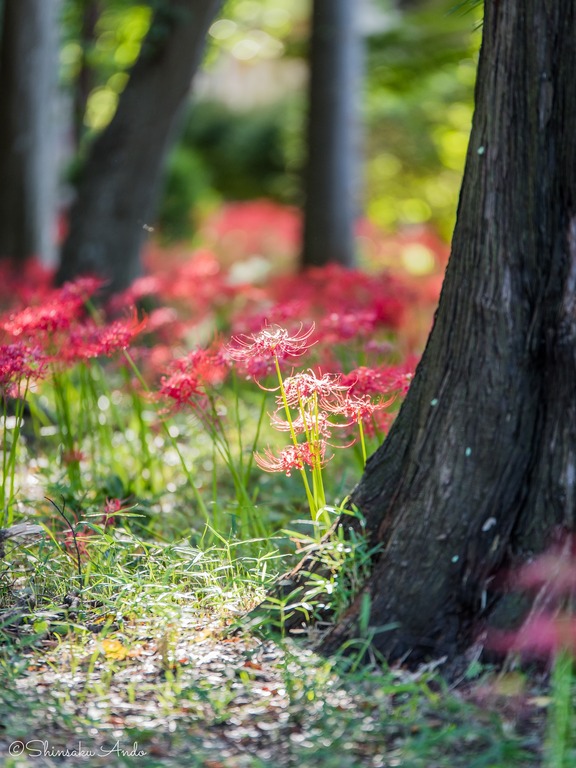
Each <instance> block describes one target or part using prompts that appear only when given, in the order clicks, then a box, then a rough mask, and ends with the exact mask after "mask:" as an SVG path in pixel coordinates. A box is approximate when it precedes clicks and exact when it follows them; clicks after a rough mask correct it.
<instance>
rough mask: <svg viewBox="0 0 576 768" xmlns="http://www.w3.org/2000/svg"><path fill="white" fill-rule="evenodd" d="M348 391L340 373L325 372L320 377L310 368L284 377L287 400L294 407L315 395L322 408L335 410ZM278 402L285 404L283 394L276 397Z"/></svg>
mask: <svg viewBox="0 0 576 768" xmlns="http://www.w3.org/2000/svg"><path fill="white" fill-rule="evenodd" d="M347 391H348V387H346V386H344V385H342V384H341V377H340V375H339V374H335V373H325V374H324V375H323V376H320V377H318V376H316V374H315V373H314V371H313V370H312V369H310V368H309V369H308V371H304V372H302V373H297V374H295V375H294V376H289V377H288V378H286V379H284V392H285V395H286V402H287V403H288V405H289V406H290V407H292V408H298V407H299V406H300V405H301V404H303V403H306V402H308V401H309V400H311V399H312V398H314V397H315V398H316V401H317V403H318V405H319V406H320V408H323V409H324V410H327V411H330V410H335V409H337V408H338V406H339V404H340V402H341V400H342V397H343V395H344V393H345V392H347ZM276 402H277V403H278V405H283V404H284V400H283V398H282V396H281V395H278V396H277V397H276Z"/></svg>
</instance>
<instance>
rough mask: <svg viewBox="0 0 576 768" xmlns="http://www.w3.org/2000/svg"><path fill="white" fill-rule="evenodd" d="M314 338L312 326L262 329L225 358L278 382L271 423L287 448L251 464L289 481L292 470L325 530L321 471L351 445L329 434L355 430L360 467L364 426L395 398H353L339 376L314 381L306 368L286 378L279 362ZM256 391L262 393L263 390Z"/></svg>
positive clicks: (235, 342) (260, 456)
mask: <svg viewBox="0 0 576 768" xmlns="http://www.w3.org/2000/svg"><path fill="white" fill-rule="evenodd" d="M313 332H314V324H312V325H310V327H309V328H308V329H307V330H304V329H303V326H302V325H301V326H300V328H299V329H298V331H297V332H296V333H294V334H292V335H290V333H289V332H288V330H286V329H285V328H282V327H280V326H278V325H272V326H266V327H264V328H263V329H262V330H261V331H260V332H259V333H257V334H252V335H251V336H238V337H234V338H233V340H232V343H231V344H230V345H229V346H228V348H227V353H228V356H229V358H230V359H231V360H232V361H235V362H237V363H240V364H241V365H244V366H245V368H246V370H254V369H255V370H261V371H266V370H267V369H269V368H270V367H272V368H273V370H274V373H275V374H276V378H277V381H278V386H277V387H275V388H274V391H276V392H278V394H277V395H276V409H275V410H274V412H273V414H272V417H271V423H272V426H273V427H274V428H275V429H276V430H278V431H280V432H287V433H288V434H289V436H290V440H291V444H290V445H287V446H285V447H284V448H282V449H281V450H280V451H279V452H278V453H274V452H273V451H272V450H270V449H266V450H265V451H264V453H263V454H261V453H256V454H255V460H256V464H257V465H258V466H259V467H260V468H261V469H263V470H265V471H267V472H285V473H286V475H288V476H290V475H291V473H292V471H293V470H297V471H298V472H299V473H300V476H301V478H302V482H303V484H304V490H305V492H306V499H307V501H308V506H309V509H310V515H311V517H312V520H313V522H315V523H319V522H321V523H322V524H323V525H324V526H329V525H330V522H331V520H330V516H329V513H328V508H327V500H326V493H325V489H324V481H323V477H322V468H323V467H324V466H325V464H326V462H327V460H328V458H329V452H330V450H331V449H333V448H335V447H347V446H350V445H351V444H352V443H353V442H354V440H352V441H348V442H347V443H346V444H342V445H340V446H338V444H337V443H334V442H331V439H332V437H333V434H334V433H335V432H336V431H338V430H345V429H348V428H349V427H350V426H351V425H352V424H356V425H357V426H358V429H359V435H360V441H361V446H362V457H363V461H364V463H365V462H366V443H365V440H364V431H363V426H362V425H363V422H364V421H366V420H367V419H369V418H370V417H372V415H373V414H374V412H375V411H376V410H378V409H381V408H385V407H387V406H389V405H390V404H391V403H392V402H393V400H394V397H391V398H389V399H387V400H385V401H383V400H379V401H377V400H374V399H372V398H370V397H369V396H368V395H354V394H353V393H352V392H351V389H352V387H351V385H348V386H347V385H345V384H343V383H342V377H341V376H340V375H339V374H330V373H325V374H320V375H317V374H316V373H315V372H314V370H312V369H311V368H310V369H308V370H306V371H303V372H300V373H293V374H291V375H290V376H287V377H286V376H285V375H284V374H283V372H282V367H281V362H284V361H287V360H288V361H289V360H290V359H291V358H295V357H299V356H301V355H303V354H304V353H305V352H306V351H307V350H308V349H309V348H310V346H311V345H312V344H313V341H312V340H311V337H312V335H313ZM255 378H257V377H255ZM260 386H262V388H265V387H264V385H263V384H260Z"/></svg>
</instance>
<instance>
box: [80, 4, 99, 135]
mask: <svg viewBox="0 0 576 768" xmlns="http://www.w3.org/2000/svg"><path fill="white" fill-rule="evenodd" d="M81 13H82V20H81V26H80V40H79V43H80V46H81V48H82V57H81V61H80V71H79V73H78V77H77V79H76V82H75V85H74V115H73V117H74V141H75V144H76V149H78V148H79V147H80V144H81V141H82V138H83V137H84V133H85V126H84V116H85V114H86V105H87V103H88V96H90V93H91V91H92V89H93V88H94V68H93V67H92V65H91V63H90V53H91V51H92V49H93V47H94V44H95V42H96V25H97V23H98V19H99V18H100V14H101V13H102V5H101V2H100V0H82V3H81Z"/></svg>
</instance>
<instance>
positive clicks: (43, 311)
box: [1, 277, 102, 336]
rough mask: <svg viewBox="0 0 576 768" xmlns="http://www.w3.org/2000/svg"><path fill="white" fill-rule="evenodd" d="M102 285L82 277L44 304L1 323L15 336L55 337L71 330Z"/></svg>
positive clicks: (51, 294) (46, 299)
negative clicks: (60, 332) (86, 304)
mask: <svg viewBox="0 0 576 768" xmlns="http://www.w3.org/2000/svg"><path fill="white" fill-rule="evenodd" d="M101 285H102V281H100V280H97V279H96V278H90V277H85V278H79V279H78V280H75V281H74V282H72V283H66V284H65V285H64V286H63V287H62V288H59V289H58V290H56V291H52V292H51V293H50V294H49V295H48V296H47V297H46V298H45V299H44V301H43V302H42V303H41V304H38V305H37V306H29V307H26V308H25V309H22V310H20V312H15V313H13V314H11V315H10V316H9V317H8V318H7V319H6V320H4V321H3V322H2V324H1V326H2V328H3V329H4V330H5V331H7V332H8V333H9V334H11V335H12V336H22V335H26V336H29V335H30V336H32V335H35V334H53V333H55V332H56V331H61V330H68V329H69V328H70V326H71V324H72V323H73V321H74V320H77V319H78V318H79V317H80V316H81V314H82V312H83V308H84V304H85V302H86V301H87V300H88V299H89V298H90V296H92V295H93V294H94V293H95V292H96V291H97V290H98V288H99V287H100V286H101Z"/></svg>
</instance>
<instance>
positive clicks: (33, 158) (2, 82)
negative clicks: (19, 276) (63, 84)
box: [0, 0, 59, 263]
mask: <svg viewBox="0 0 576 768" xmlns="http://www.w3.org/2000/svg"><path fill="white" fill-rule="evenodd" d="M2 10H3V15H2V19H1V21H0V27H1V30H0V34H1V36H2V39H1V41H0V104H1V105H2V114H1V119H0V178H1V179H2V184H1V185H0V257H2V258H10V259H13V260H14V261H16V262H18V263H21V262H23V261H24V260H25V259H27V258H29V257H30V256H37V257H40V258H42V259H43V260H45V261H53V257H54V253H55V245H54V230H55V219H56V188H57V179H58V169H57V164H56V154H57V153H56V152H55V147H56V111H57V105H56V97H57V56H58V25H57V16H58V10H59V0H19V1H18V2H6V3H4V4H2V5H0V12H2Z"/></svg>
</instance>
